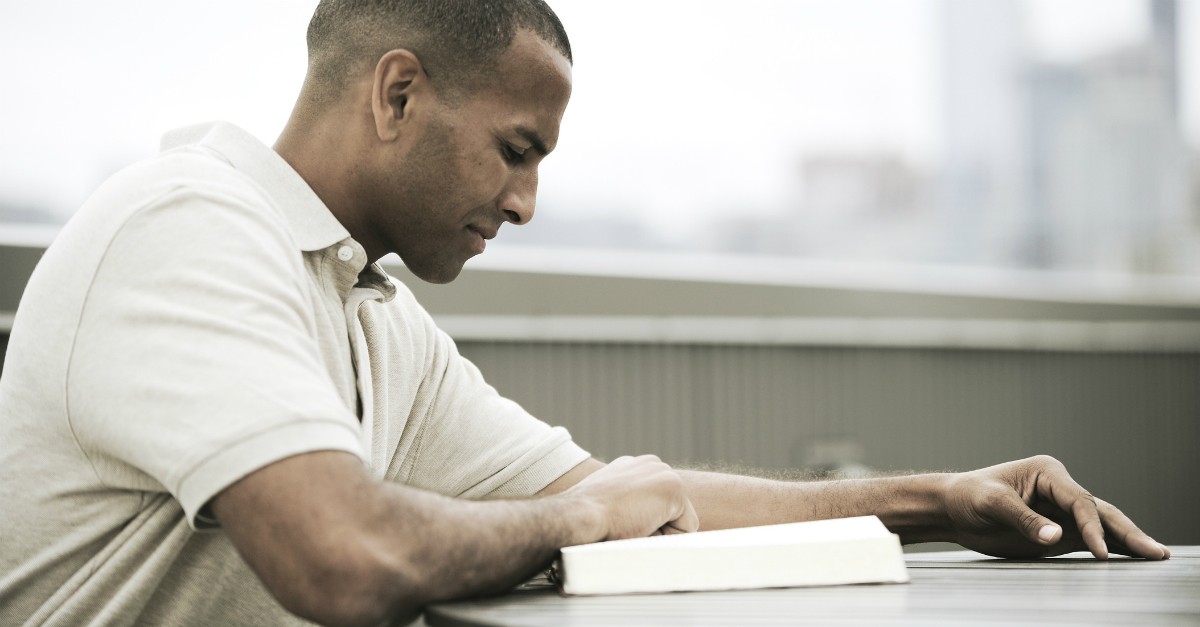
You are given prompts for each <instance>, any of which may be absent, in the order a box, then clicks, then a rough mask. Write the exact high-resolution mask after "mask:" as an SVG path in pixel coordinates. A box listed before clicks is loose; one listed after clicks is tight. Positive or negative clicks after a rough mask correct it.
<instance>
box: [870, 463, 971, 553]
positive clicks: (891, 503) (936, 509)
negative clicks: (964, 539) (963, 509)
mask: <svg viewBox="0 0 1200 627" xmlns="http://www.w3.org/2000/svg"><path fill="white" fill-rule="evenodd" d="M953 476H954V475H952V474H950V473H928V474H921V475H910V476H907V477H893V478H890V479H888V481H890V482H893V483H894V485H893V486H891V487H892V490H890V491H889V495H890V498H889V499H888V503H887V507H885V508H883V511H881V512H880V513H879V514H878V515H879V519H880V520H882V521H883V524H884V525H886V526H887V528H888V529H890V530H891V531H892V532H893V533H895V534H897V535H899V536H900V541H901V543H902V544H916V543H919V542H937V541H946V540H949V536H950V528H951V525H950V518H949V516H948V515H947V513H946V501H945V495H946V491H947V487H948V485H949V483H950V482H951V481H952V480H953Z"/></svg>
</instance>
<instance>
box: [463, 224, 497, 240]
mask: <svg viewBox="0 0 1200 627" xmlns="http://www.w3.org/2000/svg"><path fill="white" fill-rule="evenodd" d="M467 228H468V229H470V230H472V231H475V232H476V233H478V234H479V235H480V236H481V237H483V239H492V238H494V237H496V233H497V232H498V231H499V230H500V229H489V228H486V227H482V226H476V225H474V224H472V225H470V226H468V227H467Z"/></svg>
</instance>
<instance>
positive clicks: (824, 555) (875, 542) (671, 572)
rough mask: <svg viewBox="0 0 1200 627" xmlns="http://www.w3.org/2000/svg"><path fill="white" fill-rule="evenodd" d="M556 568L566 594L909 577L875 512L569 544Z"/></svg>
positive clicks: (893, 580) (891, 537)
mask: <svg viewBox="0 0 1200 627" xmlns="http://www.w3.org/2000/svg"><path fill="white" fill-rule="evenodd" d="M553 575H554V577H555V579H556V581H557V583H558V586H559V590H560V591H561V592H562V593H563V594H567V595H593V594H628V593H645V592H685V591H700V590H739V589H747V588H790V587H794V586H831V585H841V584H859V583H904V582H907V581H908V571H907V570H906V569H905V567H904V553H903V551H901V549H900V538H899V537H898V536H896V535H895V534H893V533H891V532H890V531H888V529H887V527H884V526H883V523H882V522H880V521H879V519H878V518H876V517H875V516H860V517H857V518H839V519H834V520H817V521H812V522H800V523H788V524H782V525H765V526H762V527H744V528H740V529H722V530H719V531H699V532H696V533H682V534H673V535H664V536H653V537H649V538H633V539H629V540H614V541H610V542H597V543H594V544H581V545H578V546H569V547H565V548H564V549H562V552H561V555H560V556H559V558H558V560H557V561H556V562H555V565H554V570H553Z"/></svg>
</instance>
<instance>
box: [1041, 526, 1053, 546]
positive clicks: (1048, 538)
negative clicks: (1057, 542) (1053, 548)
mask: <svg viewBox="0 0 1200 627" xmlns="http://www.w3.org/2000/svg"><path fill="white" fill-rule="evenodd" d="M1055 533H1058V528H1057V527H1055V526H1054V525H1046V526H1045V527H1042V528H1041V529H1038V539H1039V540H1041V541H1042V542H1045V543H1047V544H1049V543H1050V542H1053V541H1054V534H1055Z"/></svg>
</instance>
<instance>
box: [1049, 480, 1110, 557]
mask: <svg viewBox="0 0 1200 627" xmlns="http://www.w3.org/2000/svg"><path fill="white" fill-rule="evenodd" d="M1037 488H1038V492H1039V493H1040V494H1041V495H1042V496H1044V497H1046V498H1048V499H1050V500H1051V501H1053V502H1054V503H1055V504H1057V505H1058V506H1059V507H1060V508H1062V510H1063V511H1065V512H1070V513H1071V516H1072V517H1074V518H1075V526H1076V527H1077V528H1078V529H1079V535H1080V536H1082V537H1083V543H1084V545H1086V546H1087V548H1088V550H1089V551H1091V553H1092V555H1095V556H1096V557H1097V558H1099V559H1108V545H1107V544H1105V543H1104V525H1103V524H1101V522H1100V512H1099V511H1098V510H1097V508H1096V497H1094V496H1092V495H1091V494H1090V493H1089V492H1088V491H1087V490H1084V489H1083V486H1081V485H1079V484H1078V483H1075V480H1074V479H1072V478H1071V475H1070V474H1069V473H1068V472H1067V469H1066V467H1064V466H1063V465H1062V464H1057V466H1056V467H1049V468H1045V469H1043V470H1042V472H1041V473H1039V475H1038V481H1037Z"/></svg>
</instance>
